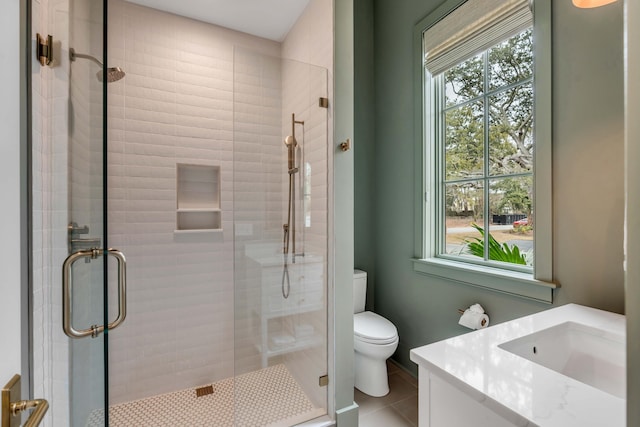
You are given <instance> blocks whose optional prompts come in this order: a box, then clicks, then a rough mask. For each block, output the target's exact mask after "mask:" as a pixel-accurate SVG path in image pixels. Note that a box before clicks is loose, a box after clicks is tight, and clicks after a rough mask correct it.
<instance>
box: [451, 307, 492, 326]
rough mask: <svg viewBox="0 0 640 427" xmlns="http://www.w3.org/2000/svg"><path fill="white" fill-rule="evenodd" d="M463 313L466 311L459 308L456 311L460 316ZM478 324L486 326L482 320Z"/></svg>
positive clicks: (484, 320)
mask: <svg viewBox="0 0 640 427" xmlns="http://www.w3.org/2000/svg"><path fill="white" fill-rule="evenodd" d="M465 311H466V310H463V309H461V308H459V309H458V313H459V314H461V315H462V314H464V312H465ZM480 324H481V325H482V326H484V325H486V324H487V321H486V319H482V320H481V321H480Z"/></svg>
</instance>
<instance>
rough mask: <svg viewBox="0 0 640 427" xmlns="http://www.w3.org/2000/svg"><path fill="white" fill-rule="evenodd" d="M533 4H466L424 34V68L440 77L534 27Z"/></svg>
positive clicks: (509, 0) (507, 0) (478, 0)
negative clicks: (477, 55)
mask: <svg viewBox="0 0 640 427" xmlns="http://www.w3.org/2000/svg"><path fill="white" fill-rule="evenodd" d="M530 3H531V0H467V1H466V2H464V3H463V4H462V5H461V6H459V7H458V8H457V9H455V10H454V11H453V12H451V13H450V14H448V15H447V16H445V17H444V18H443V19H441V20H440V21H438V22H436V23H435V24H434V25H433V26H431V27H430V28H428V29H427V30H426V31H425V32H424V34H423V42H424V51H425V67H426V68H427V70H429V72H430V73H431V74H432V75H436V74H439V73H441V72H443V71H445V70H447V69H448V68H451V67H453V66H454V65H457V64H459V63H460V62H462V61H464V60H466V59H469V58H471V57H472V56H474V55H476V54H477V53H479V52H482V51H483V50H486V49H488V48H489V47H491V46H493V45H495V44H497V43H499V42H501V41H502V40H505V39H507V38H509V37H511V36H513V35H515V34H518V33H519V32H521V31H522V30H524V29H526V28H528V27H530V26H531V25H532V24H533V13H532V11H531V6H530Z"/></svg>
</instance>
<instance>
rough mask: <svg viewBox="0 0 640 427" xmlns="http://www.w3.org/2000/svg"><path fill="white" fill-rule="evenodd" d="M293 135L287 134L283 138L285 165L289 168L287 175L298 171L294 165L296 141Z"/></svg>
mask: <svg viewBox="0 0 640 427" xmlns="http://www.w3.org/2000/svg"><path fill="white" fill-rule="evenodd" d="M294 135H295V133H294V134H293V135H289V136H287V137H286V138H285V140H284V145H286V146H287V167H288V168H289V175H291V174H294V173H296V172H298V168H297V167H296V148H297V147H298V141H296V137H295V136H294Z"/></svg>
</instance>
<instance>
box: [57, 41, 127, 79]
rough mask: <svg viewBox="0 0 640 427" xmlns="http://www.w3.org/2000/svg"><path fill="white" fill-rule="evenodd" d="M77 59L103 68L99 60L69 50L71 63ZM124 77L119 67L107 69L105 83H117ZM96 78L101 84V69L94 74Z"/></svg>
mask: <svg viewBox="0 0 640 427" xmlns="http://www.w3.org/2000/svg"><path fill="white" fill-rule="evenodd" d="M78 58H83V59H88V60H90V61H93V62H95V63H96V64H98V65H99V66H100V67H104V65H103V64H102V62H101V61H100V60H99V59H97V58H95V57H93V56H91V55H86V54H84V53H77V52H76V50H75V49H74V48H69V59H70V60H71V62H73V61H75V60H76V59H78ZM124 76H125V72H124V70H123V69H122V68H120V67H110V68H107V83H113V82H117V81H118V80H120V79H122V78H123V77H124ZM96 77H97V78H98V80H99V81H101V82H102V81H103V80H104V76H103V70H102V69H101V70H100V71H98V72H97V73H96Z"/></svg>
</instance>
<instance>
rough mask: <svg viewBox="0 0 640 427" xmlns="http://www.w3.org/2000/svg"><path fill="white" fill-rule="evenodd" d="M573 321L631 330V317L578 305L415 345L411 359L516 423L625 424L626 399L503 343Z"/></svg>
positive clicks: (561, 426)
mask: <svg viewBox="0 0 640 427" xmlns="http://www.w3.org/2000/svg"><path fill="white" fill-rule="evenodd" d="M567 321H572V322H577V323H581V324H584V325H587V326H591V327H594V328H597V329H602V330H604V331H607V332H610V333H613V334H619V335H625V331H626V323H625V317H624V316H622V315H619V314H615V313H610V312H606V311H602V310H596V309H593V308H589V307H584V306H580V305H576V304H568V305H564V306H561V307H557V308H553V309H550V310H546V311H543V312H540V313H536V314H533V315H530V316H525V317H522V318H519V319H515V320H512V321H509V322H505V323H502V324H498V325H494V326H491V327H489V328H487V329H481V330H478V331H473V332H470V333H468V334H464V335H460V336H457V337H453V338H450V339H447V340H443V341H440V342H436V343H433V344H429V345H426V346H423V347H419V348H415V349H413V350H411V360H412V361H413V362H415V363H417V364H418V365H419V366H421V367H424V368H426V369H427V370H429V371H430V372H432V373H433V374H435V375H437V376H438V377H440V378H441V379H443V380H445V381H447V382H448V383H450V384H452V385H453V386H455V387H456V388H458V389H459V390H461V391H463V392H464V393H466V394H467V395H469V396H471V397H472V398H474V399H475V400H477V401H478V402H481V403H482V404H483V405H485V406H487V407H489V408H490V409H491V410H493V411H494V412H496V413H497V414H499V415H501V416H503V417H504V418H506V419H508V420H511V421H513V423H514V424H515V425H522V426H531V425H535V426H541V427H569V426H580V427H587V426H593V427H602V426H607V427H617V426H620V427H624V426H625V420H626V399H622V398H619V397H616V396H613V395H611V394H608V393H606V392H604V391H601V390H599V389H597V388H594V387H592V386H589V385H587V384H584V383H582V382H579V381H577V380H574V379H573V378H570V377H567V376H565V375H562V374H560V373H558V372H555V371H553V370H551V369H548V368H545V367H544V366H541V365H538V364H537V363H534V362H531V361H529V360H527V359H524V358H522V357H519V356H517V355H515V354H513V353H510V352H509V351H506V350H503V349H502V348H500V347H498V346H499V345H500V344H502V343H505V342H507V341H510V340H512V339H515V338H519V337H522V336H525V335H529V334H531V333H534V332H538V331H541V330H543V329H547V328H549V327H552V326H555V325H559V324H561V323H564V322H567Z"/></svg>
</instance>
